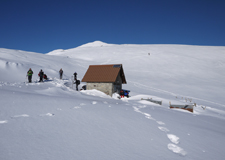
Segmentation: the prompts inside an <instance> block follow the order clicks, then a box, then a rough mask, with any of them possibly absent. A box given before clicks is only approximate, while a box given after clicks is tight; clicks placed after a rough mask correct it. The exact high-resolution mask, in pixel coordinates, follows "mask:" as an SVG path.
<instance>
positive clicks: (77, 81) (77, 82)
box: [75, 80, 80, 91]
mask: <svg viewBox="0 0 225 160" xmlns="http://www.w3.org/2000/svg"><path fill="white" fill-rule="evenodd" d="M75 83H76V90H77V91H78V85H80V80H76V81H75Z"/></svg>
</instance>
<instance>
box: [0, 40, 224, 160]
mask: <svg viewBox="0 0 225 160" xmlns="http://www.w3.org/2000/svg"><path fill="white" fill-rule="evenodd" d="M94 64H123V69H124V73H125V77H126V80H127V84H126V85H123V88H124V89H128V90H131V92H130V96H131V97H130V98H122V99H118V96H119V95H117V94H114V95H113V96H112V97H110V96H108V95H105V94H104V93H102V92H100V91H97V90H89V91H79V92H78V91H76V90H75V86H74V85H72V81H71V76H72V75H73V73H74V72H77V73H78V75H77V76H78V79H80V80H81V79H82V77H83V76H84V74H85V72H86V71H87V69H88V66H89V65H94ZM29 68H32V70H33V71H34V75H33V83H27V77H26V73H27V71H28V69H29ZM60 68H62V69H63V71H64V76H63V79H62V80H60V79H59V75H58V71H59V70H60ZM40 69H42V70H43V71H44V72H45V73H46V74H47V75H48V77H49V80H48V81H44V82H43V83H39V82H38V81H39V79H38V72H39V71H40ZM224 73H225V47H212V46H190V45H114V44H107V43H103V42H100V41H96V42H92V43H87V44H84V45H82V46H80V47H77V48H74V49H69V50H61V49H58V50H55V51H52V52H50V53H49V54H46V55H44V54H39V53H33V52H26V51H20V50H10V49H3V48H2V49H0V74H1V77H0V159H2V160H15V159H18V160H20V159H21V160H22V159H23V160H31V159H32V160H40V159H49V160H51V159H54V160H62V159H80V160H83V159H91V160H99V159H102V160H106V159H119V160H128V159H129V160H147V159H154V160H162V159H171V160H180V159H185V160H190V159H191V160H192V159H193V160H206V159H213V160H221V159H224V157H225V152H224V147H225V127H224V124H225V98H224V95H225V90H224V88H225V81H224V80H225V74H224ZM82 85H85V83H84V82H82V83H81V85H80V86H79V89H80V88H81V87H82ZM141 98H144V99H147V98H152V99H154V100H159V101H162V105H158V104H155V103H152V102H149V101H145V100H141ZM169 102H171V103H172V104H193V103H196V104H197V105H196V107H194V113H191V112H188V111H185V110H179V109H170V108H169Z"/></svg>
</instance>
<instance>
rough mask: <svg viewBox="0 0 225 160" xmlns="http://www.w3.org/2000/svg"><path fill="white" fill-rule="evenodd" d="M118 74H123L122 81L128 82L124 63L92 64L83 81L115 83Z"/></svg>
mask: <svg viewBox="0 0 225 160" xmlns="http://www.w3.org/2000/svg"><path fill="white" fill-rule="evenodd" d="M118 75H120V76H121V78H122V83H123V84H126V83H127V82H126V78H125V75H124V72H123V67H122V64H110V65H90V66H89V68H88V70H87V72H86V73H85V75H84V77H83V79H82V82H108V83H111V82H112V83H114V82H115V81H116V78H117V76H118Z"/></svg>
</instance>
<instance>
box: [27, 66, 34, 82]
mask: <svg viewBox="0 0 225 160" xmlns="http://www.w3.org/2000/svg"><path fill="white" fill-rule="evenodd" d="M32 75H33V71H32V70H31V68H30V69H29V71H28V72H27V76H28V82H29V83H31V82H32Z"/></svg>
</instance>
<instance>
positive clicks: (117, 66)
mask: <svg viewBox="0 0 225 160" xmlns="http://www.w3.org/2000/svg"><path fill="white" fill-rule="evenodd" d="M120 67H121V65H120V64H118V65H113V68H120Z"/></svg>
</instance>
